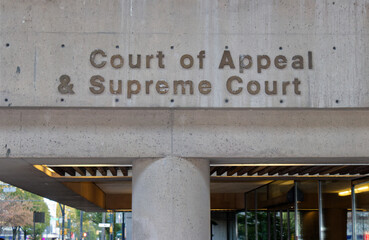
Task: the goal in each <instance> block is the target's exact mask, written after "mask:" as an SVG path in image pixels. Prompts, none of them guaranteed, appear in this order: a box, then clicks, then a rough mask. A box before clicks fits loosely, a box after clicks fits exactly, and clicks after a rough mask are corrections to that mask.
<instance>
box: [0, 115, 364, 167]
mask: <svg viewBox="0 0 369 240" xmlns="http://www.w3.org/2000/svg"><path fill="white" fill-rule="evenodd" d="M0 116H1V117H0V126H1V127H0V136H1V138H0V146H3V147H2V148H1V149H0V158H4V159H13V158H24V159H25V160H26V161H27V162H29V163H30V164H67V163H73V164H76V165H78V164H112V163H115V164H131V163H132V160H133V159H137V158H160V157H163V156H168V155H175V156H180V157H186V158H205V159H210V160H211V163H226V164H232V163H246V164H247V163H294V164H298V163H310V164H312V163H314V164H319V163H336V164H337V163H363V162H367V161H368V160H369V158H368V156H369V148H367V142H369V123H368V121H367V119H368V118H369V111H366V110H329V111H321V110H123V109H120V110H118V109H117V110H96V109H85V110H77V109H76V110H73V109H67V110H51V109H42V110H40V109H32V110H26V109H12V110H8V109H0ZM81 123H83V124H81Z"/></svg>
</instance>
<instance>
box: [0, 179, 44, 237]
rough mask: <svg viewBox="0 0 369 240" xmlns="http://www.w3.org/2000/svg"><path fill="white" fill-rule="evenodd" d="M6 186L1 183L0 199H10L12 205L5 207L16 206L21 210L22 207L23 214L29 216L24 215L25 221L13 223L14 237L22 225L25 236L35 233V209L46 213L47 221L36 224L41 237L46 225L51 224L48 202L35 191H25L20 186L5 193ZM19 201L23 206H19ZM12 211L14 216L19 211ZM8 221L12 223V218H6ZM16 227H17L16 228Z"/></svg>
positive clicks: (38, 235) (37, 234)
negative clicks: (34, 192) (13, 190)
mask: <svg viewBox="0 0 369 240" xmlns="http://www.w3.org/2000/svg"><path fill="white" fill-rule="evenodd" d="M4 187H5V186H4V185H1V188H0V189H1V193H0V195H1V196H0V199H2V200H3V202H7V201H6V200H8V202H9V203H11V204H10V206H8V207H5V209H6V208H10V207H13V208H16V209H18V210H19V211H20V209H22V211H23V214H25V215H26V216H27V217H24V219H25V220H24V221H23V222H19V221H18V222H17V223H16V224H15V223H12V225H13V226H12V227H13V239H15V238H14V236H15V234H16V233H17V231H19V229H20V227H22V229H23V231H24V234H25V236H26V235H27V234H31V233H32V235H33V212H34V211H36V212H44V213H45V223H37V224H36V239H39V238H40V237H41V235H42V233H43V232H44V231H45V229H46V227H47V226H49V224H50V212H49V208H48V206H47V204H46V203H45V201H44V200H43V198H42V197H40V196H38V195H35V194H33V193H30V192H27V191H24V190H22V189H20V188H16V191H15V192H11V193H4V192H3V188H4ZM12 199H13V200H12ZM17 203H21V207H20V206H17ZM0 208H1V206H0ZM1 209H4V208H1ZM10 213H13V214H10V215H13V216H14V217H15V216H16V215H17V214H15V213H17V211H12V212H10ZM6 221H8V222H9V223H10V220H6ZM14 224H15V225H14ZM15 227H17V228H16V229H15Z"/></svg>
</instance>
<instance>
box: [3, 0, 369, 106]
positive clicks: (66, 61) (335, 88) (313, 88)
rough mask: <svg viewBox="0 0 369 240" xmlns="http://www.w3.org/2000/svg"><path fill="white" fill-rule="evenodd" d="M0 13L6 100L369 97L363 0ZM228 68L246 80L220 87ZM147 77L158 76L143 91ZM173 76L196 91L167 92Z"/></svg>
mask: <svg viewBox="0 0 369 240" xmlns="http://www.w3.org/2000/svg"><path fill="white" fill-rule="evenodd" d="M0 16H1V17H0V21H1V27H0V45H1V47H0V73H1V74H0V75H1V87H0V106H3V107H8V106H9V107H15V106H24V107H191V108H209V107H210V108H213V107H215V108H233V107H237V108H264V107H267V108H270V107H278V108H279V107H282V108H284V107H298V108H345V107H354V108H367V107H368V106H369V97H368V96H369V95H368V89H369V86H368V78H367V76H368V75H369V69H368V68H367V66H368V64H369V52H368V51H369V37H368V33H369V24H368V23H369V1H368V0H356V1H353V0H341V1H336V2H334V1H328V0H324V1H316V0H308V1H302V0H301V1H296V0H287V1H286V0H277V1H269V0H262V1H260V0H251V1H242V0H239V1H237V0H235V1H226V0H219V1H213V0H202V1H198V0H188V1H171V0H155V1H125V0H83V1H82V0H79V1H58V0H31V1H20V0H19V1H7V0H1V8H0ZM106 16H109V17H106ZM96 49H101V50H103V51H104V52H105V53H106V55H107V57H106V58H104V57H102V56H101V55H100V54H99V55H98V56H97V58H96V60H95V61H96V62H97V63H100V62H101V61H103V60H106V61H107V63H106V65H105V66H104V67H102V68H96V67H94V66H92V64H91V63H90V56H91V53H92V52H93V51H94V50H96ZM201 50H204V51H205V58H204V59H203V60H204V61H203V68H202V69H200V63H199V58H198V57H197V56H198V55H199V52H200V51H201ZM225 50H229V51H230V53H231V54H232V57H233V60H234V65H235V68H234V69H231V68H230V65H228V66H225V67H224V69H219V65H220V62H221V59H222V56H223V53H224V51H225ZM158 51H161V52H162V53H163V54H164V55H165V57H164V58H163V61H164V62H163V65H165V67H163V68H161V67H160V66H159V63H158V58H157V57H156V55H157V54H158V53H157V52H158ZM309 51H311V52H312V58H311V61H310V62H308V52H309ZM116 54H121V55H122V57H123V58H124V66H123V67H122V68H120V69H115V68H113V67H112V66H110V57H111V56H112V55H116ZM129 54H133V57H134V60H135V59H136V57H137V54H141V55H142V66H141V68H140V69H136V68H134V69H131V68H129V67H128V62H129V59H128V55H129ZM147 54H148V55H151V54H153V55H154V56H153V60H152V62H151V65H150V68H147V67H146V65H145V64H146V56H145V55H147ZM184 54H190V55H192V56H193V58H194V65H193V66H192V67H190V68H189V69H186V68H183V67H181V64H180V59H181V56H183V55H184ZM240 55H241V56H244V55H245V56H247V55H250V57H252V59H253V65H252V66H251V67H250V69H246V70H245V71H244V72H243V73H240V70H239V66H240V64H239V56H240ZM258 55H260V56H262V55H268V56H269V57H270V58H271V66H270V67H269V68H268V69H265V70H264V69H259V70H260V73H259V72H258V68H257V65H258V63H257V62H258V61H257V56H258ZM278 55H283V56H285V57H286V61H287V64H286V68H284V69H278V68H277V67H276V66H275V64H274V59H275V57H276V56H278ZM295 55H301V56H302V57H303V58H304V67H303V69H294V68H293V67H292V62H293V61H294V60H293V57H294V56H295ZM228 60H229V59H228ZM228 60H227V61H228ZM265 61H266V60H265V59H264V60H263V61H262V62H263V63H262V64H265V63H266V62H265ZM228 62H229V61H228ZM282 62H284V60H282ZM310 63H311V64H310ZM115 64H117V63H115ZM244 64H245V65H247V61H245V62H244ZM245 65H242V66H243V67H245ZM282 65H284V63H283V64H282ZM310 65H311V66H310ZM64 74H66V75H68V76H69V77H70V80H71V82H70V84H73V85H74V87H73V91H74V93H75V94H62V92H63V91H64V90H65V88H63V86H64V85H63V86H62V91H59V90H58V87H59V86H60V84H61V82H60V80H61V79H60V77H61V76H62V75H64ZM94 75H100V76H102V77H104V78H105V83H104V84H105V87H106V89H105V91H104V92H103V93H101V94H93V93H92V92H91V91H90V89H89V88H90V87H91V84H90V79H91V77H92V76H94ZM231 76H239V77H240V78H241V79H242V80H243V83H238V82H237V81H233V82H232V87H231V88H232V89H234V90H236V89H238V87H241V86H242V87H243V91H242V92H241V93H239V94H236V95H233V94H231V93H230V92H229V91H227V86H226V82H227V79H228V78H229V77H231ZM295 78H298V79H299V81H300V82H301V83H300V85H299V91H300V92H301V93H300V94H297V93H296V92H295V91H294V86H293V84H292V82H293V81H294V79H295ZM109 80H113V81H114V86H115V87H117V85H118V82H117V81H118V80H123V90H122V93H121V94H111V93H110V92H109ZM128 80H138V81H139V82H141V85H142V86H141V91H140V93H137V94H133V96H132V97H131V98H129V96H128V90H127V89H128V88H129V87H128V85H127V83H128V82H127V81H128ZM148 80H153V81H154V84H153V85H152V86H151V88H150V91H151V92H150V93H149V94H146V93H145V81H148ZM158 80H166V81H167V82H168V84H169V92H168V93H166V94H159V93H158V92H156V90H155V84H156V82H157V81H158ZM174 80H192V81H193V82H194V94H193V95H190V94H189V92H188V90H187V94H186V95H182V94H180V93H179V94H177V95H175V94H174V92H173V86H172V85H173V81H174ZM202 80H207V81H209V82H210V83H211V85H212V91H211V92H210V93H209V94H207V95H205V94H201V93H199V91H198V87H197V86H198V84H199V82H200V81H202ZM251 80H253V81H258V82H259V84H260V85H261V86H260V87H261V90H260V93H258V94H256V95H252V94H250V93H248V91H247V89H246V88H247V83H248V82H249V81H251ZM62 81H63V82H64V80H63V79H62ZM265 81H269V84H270V86H271V85H272V84H273V81H276V82H277V86H278V91H277V94H276V95H268V94H266V93H265V86H264V82H265ZM284 81H287V82H290V85H289V87H288V89H287V92H286V94H283V93H282V84H283V83H282V82H284ZM65 84H67V83H65ZM135 87H136V86H133V87H132V90H133V89H135ZM254 87H255V86H254ZM63 89H64V90H63ZM67 92H68V91H67Z"/></svg>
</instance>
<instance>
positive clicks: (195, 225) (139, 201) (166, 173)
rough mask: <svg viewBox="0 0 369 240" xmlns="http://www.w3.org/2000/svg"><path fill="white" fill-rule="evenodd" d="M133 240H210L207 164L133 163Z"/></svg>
mask: <svg viewBox="0 0 369 240" xmlns="http://www.w3.org/2000/svg"><path fill="white" fill-rule="evenodd" d="M132 218H133V240H173V239H176V240H184V239H186V240H188V239H196V240H208V239H210V174H209V161H207V160H203V159H199V160H194V159H183V158H178V157H165V158H162V159H149V160H147V159H140V160H135V161H134V162H133V185H132Z"/></svg>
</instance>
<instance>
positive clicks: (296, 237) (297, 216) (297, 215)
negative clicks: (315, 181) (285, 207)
mask: <svg viewBox="0 0 369 240" xmlns="http://www.w3.org/2000/svg"><path fill="white" fill-rule="evenodd" d="M294 187H295V239H296V240H297V239H298V238H299V237H300V236H299V227H298V221H299V219H298V218H299V214H298V209H297V207H298V204H297V182H296V181H295V186H294Z"/></svg>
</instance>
